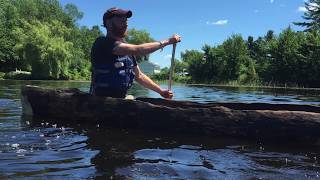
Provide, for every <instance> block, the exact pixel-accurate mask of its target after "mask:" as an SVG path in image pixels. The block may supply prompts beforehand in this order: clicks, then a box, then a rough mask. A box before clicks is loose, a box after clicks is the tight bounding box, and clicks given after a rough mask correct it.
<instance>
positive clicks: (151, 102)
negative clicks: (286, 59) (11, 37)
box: [22, 86, 320, 143]
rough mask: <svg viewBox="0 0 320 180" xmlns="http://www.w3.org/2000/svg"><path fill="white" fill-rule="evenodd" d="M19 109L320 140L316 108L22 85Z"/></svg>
mask: <svg viewBox="0 0 320 180" xmlns="http://www.w3.org/2000/svg"><path fill="white" fill-rule="evenodd" d="M22 97H23V112H24V114H29V115H30V114H32V116H33V117H35V119H39V118H45V119H47V120H48V119H49V120H50V119H51V120H54V121H59V122H61V123H63V122H75V123H78V124H81V123H84V124H85V123H96V124H99V125H105V126H114V127H121V128H140V129H146V130H152V131H153V130H157V131H171V132H183V133H194V134H204V135H210V136H234V137H245V138H250V139H256V140H271V141H302V142H308V143H317V142H318V141H319V140H320V107H319V106H314V105H290V104H263V103H252V104H247V103H208V104H201V103H196V102H188V101H173V100H165V99H153V98H137V99H136V100H125V99H117V98H110V97H97V96H91V95H90V94H88V93H85V92H81V91H80V90H78V89H47V88H40V87H35V86H25V87H23V88H22Z"/></svg>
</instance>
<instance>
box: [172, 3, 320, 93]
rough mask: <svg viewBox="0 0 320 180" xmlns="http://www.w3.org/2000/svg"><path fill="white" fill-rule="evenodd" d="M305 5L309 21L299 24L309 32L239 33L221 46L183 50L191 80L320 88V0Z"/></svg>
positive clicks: (183, 60) (183, 58) (305, 16)
mask: <svg viewBox="0 0 320 180" xmlns="http://www.w3.org/2000/svg"><path fill="white" fill-rule="evenodd" d="M305 6H306V10H307V11H306V12H305V14H304V16H303V17H304V19H305V20H306V22H302V23H301V22H298V23H295V24H296V25H301V26H303V27H305V28H306V29H305V31H302V32H295V31H293V30H292V28H291V27H288V28H287V29H285V30H283V31H282V32H281V33H280V34H279V35H275V34H274V32H273V31H272V30H270V31H268V32H267V33H266V35H265V36H263V37H258V38H257V39H254V38H253V37H252V36H249V37H248V38H247V39H244V38H243V37H242V36H241V35H239V34H235V35H232V36H231V37H229V38H228V39H227V40H225V41H224V42H223V43H222V44H221V45H218V46H209V45H204V46H203V47H202V51H198V50H187V51H185V52H183V53H182V54H181V58H182V62H184V64H187V67H186V68H187V70H188V72H189V73H190V78H191V82H196V83H199V82H201V83H228V82H236V83H237V84H258V85H281V86H283V85H289V86H303V87H320V0H310V1H309V2H306V3H305ZM178 66H179V64H178ZM180 66H181V64H180ZM180 69H181V68H180ZM176 70H177V68H176Z"/></svg>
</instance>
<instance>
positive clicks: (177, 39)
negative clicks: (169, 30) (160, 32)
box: [169, 34, 181, 44]
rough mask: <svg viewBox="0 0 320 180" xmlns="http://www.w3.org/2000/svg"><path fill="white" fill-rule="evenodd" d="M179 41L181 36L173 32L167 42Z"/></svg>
mask: <svg viewBox="0 0 320 180" xmlns="http://www.w3.org/2000/svg"><path fill="white" fill-rule="evenodd" d="M180 41H181V36H179V35H178V34H174V35H172V37H171V38H169V44H174V43H178V42H180Z"/></svg>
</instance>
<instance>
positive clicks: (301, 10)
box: [298, 6, 307, 12]
mask: <svg viewBox="0 0 320 180" xmlns="http://www.w3.org/2000/svg"><path fill="white" fill-rule="evenodd" d="M298 11H299V12H306V11H307V8H306V7H303V6H300V7H299V8H298Z"/></svg>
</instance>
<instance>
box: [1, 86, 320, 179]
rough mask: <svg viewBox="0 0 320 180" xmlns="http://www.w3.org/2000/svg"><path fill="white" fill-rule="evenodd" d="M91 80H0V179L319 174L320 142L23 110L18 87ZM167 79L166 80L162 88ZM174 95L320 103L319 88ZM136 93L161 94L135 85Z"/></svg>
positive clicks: (193, 90)
mask: <svg viewBox="0 0 320 180" xmlns="http://www.w3.org/2000/svg"><path fill="white" fill-rule="evenodd" d="M25 84H31V85H39V86H45V87H76V88H80V89H81V90H82V91H88V87H89V83H88V82H83V83H80V82H45V81H0V179H43V178H44V179H48V178H52V179H91V178H93V179H94V178H97V179H100V178H101V179H110V178H114V179H320V177H319V176H320V165H319V158H320V151H319V150H320V148H319V147H309V146H308V147H305V146H303V145H281V144H280V145H279V144H277V145H270V144H268V145H266V144H264V143H263V142H248V141H245V140H243V139H241V140H240V139H220V138H219V139H216V138H210V137H203V136H192V135H186V134H168V133H161V132H144V131H142V130H122V129H112V128H102V127H99V126H97V125H93V126H92V127H82V126H81V125H79V126H76V127H74V126H73V127H68V126H67V125H57V124H50V123H48V122H43V123H40V124H31V123H30V121H29V120H26V119H24V118H22V117H21V112H22V108H21V101H20V88H21V86H22V85H25ZM165 86H166V85H163V87H165ZM173 90H174V93H175V99H176V100H190V101H196V102H201V103H206V102H266V103H290V104H314V105H320V96H319V92H317V91H313V92H311V91H293V90H279V89H278V90H275V89H249V88H213V87H189V86H185V85H175V86H173ZM130 94H133V95H134V96H135V97H142V96H144V97H159V95H157V94H156V93H154V92H151V91H148V90H146V89H143V88H141V87H140V86H137V85H135V86H134V87H133V88H132V89H131V91H130Z"/></svg>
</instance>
